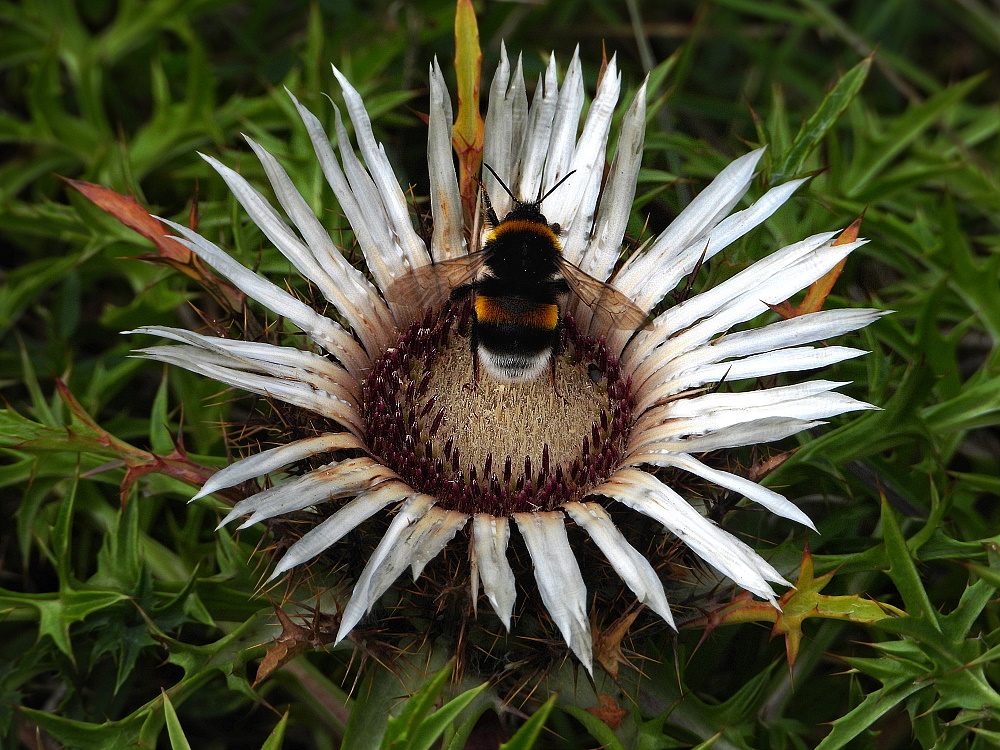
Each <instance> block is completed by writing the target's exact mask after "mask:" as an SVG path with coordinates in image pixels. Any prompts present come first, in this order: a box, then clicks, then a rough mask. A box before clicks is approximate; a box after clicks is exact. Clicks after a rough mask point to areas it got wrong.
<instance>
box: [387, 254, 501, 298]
mask: <svg viewBox="0 0 1000 750" xmlns="http://www.w3.org/2000/svg"><path fill="white" fill-rule="evenodd" d="M485 259H486V253H485V251H480V252H477V253H472V254H471V255H463V256H461V257H460V258H449V259H448V260H442V261H440V262H438V263H430V264H428V265H426V266H420V267H419V268H414V269H413V270H412V271H410V272H409V273H408V274H406V275H405V276H400V277H399V278H398V279H396V280H395V281H394V282H393V283H392V285H391V286H390V287H389V289H388V290H387V292H386V297H387V298H388V299H389V300H390V301H393V302H398V303H400V304H402V305H406V306H407V307H409V308H411V309H417V310H426V309H428V308H431V307H435V306H437V305H440V304H443V303H444V302H445V300H447V299H448V295H449V294H451V290H452V289H455V288H456V287H459V286H462V284H467V283H468V282H469V281H471V280H472V279H473V278H474V277H475V275H476V272H477V271H478V270H479V269H480V268H481V267H482V265H483V261H484V260H485Z"/></svg>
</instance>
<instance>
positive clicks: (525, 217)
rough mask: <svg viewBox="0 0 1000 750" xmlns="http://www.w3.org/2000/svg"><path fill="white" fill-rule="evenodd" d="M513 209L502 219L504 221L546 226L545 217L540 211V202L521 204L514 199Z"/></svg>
mask: <svg viewBox="0 0 1000 750" xmlns="http://www.w3.org/2000/svg"><path fill="white" fill-rule="evenodd" d="M514 200H515V203H514V208H513V209H511V211H510V212H509V213H508V214H507V215H506V216H504V217H503V220H504V221H531V222H537V223H539V224H547V223H548V222H547V221H546V219H545V215H544V214H543V213H542V211H541V206H540V203H541V201H538V202H535V203H523V202H521V201H519V200H517V199H516V198H515V199H514Z"/></svg>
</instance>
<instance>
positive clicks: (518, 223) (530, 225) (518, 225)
mask: <svg viewBox="0 0 1000 750" xmlns="http://www.w3.org/2000/svg"><path fill="white" fill-rule="evenodd" d="M512 232H531V233H532V234H536V235H538V236H540V237H544V238H545V239H547V240H549V241H550V242H551V243H552V244H553V245H555V247H556V248H557V249H559V250H561V249H562V246H561V245H560V244H559V238H558V237H556V233H555V232H553V231H552V229H551V228H550V227H549V225H548V224H543V223H542V222H540V221H528V220H526V219H511V220H510V221H501V222H500V223H499V224H497V225H496V226H495V227H494V228H493V231H492V232H490V233H489V234H488V235H487V236H486V241H487V242H493V241H494V240H497V239H499V238H500V237H502V236H503V235H505V234H511V233H512Z"/></svg>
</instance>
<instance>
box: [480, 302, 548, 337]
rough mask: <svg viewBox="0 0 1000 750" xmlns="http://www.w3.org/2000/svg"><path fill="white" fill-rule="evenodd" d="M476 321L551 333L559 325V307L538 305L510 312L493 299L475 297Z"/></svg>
mask: <svg viewBox="0 0 1000 750" xmlns="http://www.w3.org/2000/svg"><path fill="white" fill-rule="evenodd" d="M476 320H478V321H479V322H481V323H492V324H493V325H520V326H525V327H527V328H538V329H540V330H543V331H552V330H555V327H556V326H557V325H559V306H558V305H553V304H540V305H531V306H530V307H526V308H525V309H523V310H511V309H510V308H509V307H505V306H504V305H503V304H501V303H500V302H499V301H498V300H497V299H496V298H494V297H483V296H479V297H476Z"/></svg>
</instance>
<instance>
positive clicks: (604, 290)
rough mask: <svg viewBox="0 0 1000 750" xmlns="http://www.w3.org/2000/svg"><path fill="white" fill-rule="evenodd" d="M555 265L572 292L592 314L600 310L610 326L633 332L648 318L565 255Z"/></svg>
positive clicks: (625, 298)
mask: <svg viewBox="0 0 1000 750" xmlns="http://www.w3.org/2000/svg"><path fill="white" fill-rule="evenodd" d="M559 268H560V270H561V271H562V274H563V277H564V278H565V279H566V283H567V284H569V288H570V289H571V290H573V293H574V294H575V295H576V296H577V297H579V298H580V299H581V300H583V303H584V304H585V305H587V307H589V308H591V309H592V310H593V311H594V312H595V313H603V315H602V317H603V318H605V319H606V322H607V323H608V324H609V325H610V326H611V327H612V328H621V329H624V330H632V331H634V330H636V329H637V328H639V327H640V326H642V324H643V323H645V322H646V318H648V317H649V315H648V313H647V312H646V311H645V310H643V309H642V308H641V307H639V306H638V305H636V304H635V303H634V302H633V301H632V300H630V299H629V298H628V297H626V296H625V295H624V294H622V293H621V292H619V291H618V290H617V289H615V288H614V287H613V286H611V284H605V283H604V282H603V281H598V280H597V279H595V278H594V277H593V276H591V275H589V274H588V273H586V272H585V271H582V270H580V269H579V268H577V267H576V266H574V265H573V264H572V263H570V262H569V261H568V260H566V259H565V258H560V259H559Z"/></svg>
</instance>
